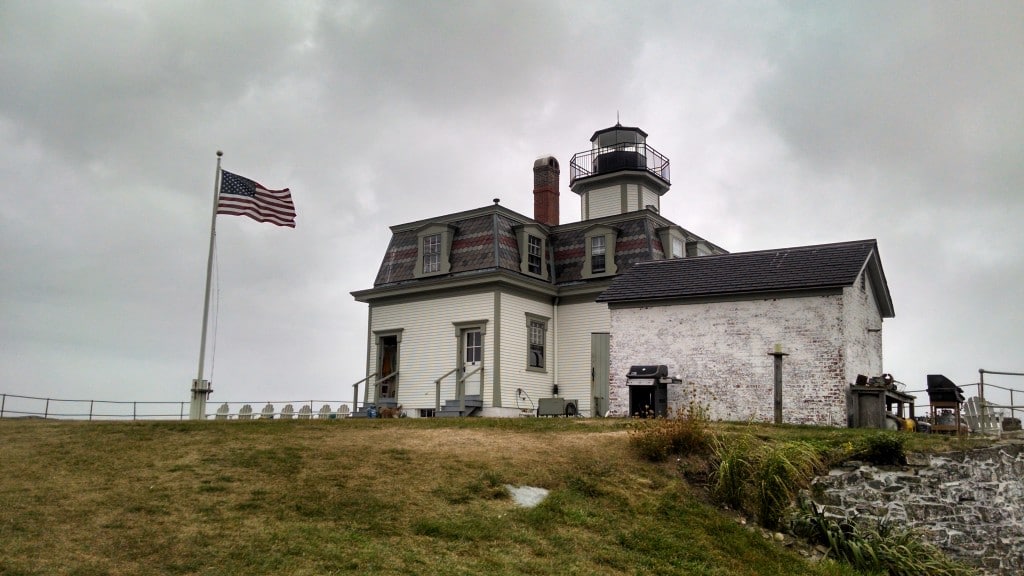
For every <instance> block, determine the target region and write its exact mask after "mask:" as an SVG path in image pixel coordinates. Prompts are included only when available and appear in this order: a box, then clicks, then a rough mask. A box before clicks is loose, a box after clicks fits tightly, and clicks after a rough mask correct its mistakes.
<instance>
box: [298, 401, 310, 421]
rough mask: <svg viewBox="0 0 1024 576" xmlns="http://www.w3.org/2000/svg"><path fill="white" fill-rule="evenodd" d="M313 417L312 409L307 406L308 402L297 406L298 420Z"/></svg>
mask: <svg viewBox="0 0 1024 576" xmlns="http://www.w3.org/2000/svg"><path fill="white" fill-rule="evenodd" d="M312 417H313V409H312V408H310V407H309V404H304V405H303V406H302V408H299V420H309V419H310V418H312Z"/></svg>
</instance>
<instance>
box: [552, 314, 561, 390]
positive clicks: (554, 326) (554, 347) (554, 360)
mask: <svg viewBox="0 0 1024 576" xmlns="http://www.w3.org/2000/svg"><path fill="white" fill-rule="evenodd" d="M559 300H560V298H559V297H558V296H555V302H554V304H553V305H552V311H551V344H552V346H551V356H552V358H551V365H552V366H553V369H552V377H553V378H554V382H552V390H553V389H554V386H557V385H558V301H559Z"/></svg>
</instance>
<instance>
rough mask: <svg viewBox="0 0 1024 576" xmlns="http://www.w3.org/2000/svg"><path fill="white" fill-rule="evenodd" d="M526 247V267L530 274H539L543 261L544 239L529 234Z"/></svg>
mask: <svg viewBox="0 0 1024 576" xmlns="http://www.w3.org/2000/svg"><path fill="white" fill-rule="evenodd" d="M527 248H528V254H527V256H526V268H527V270H528V271H529V272H530V274H540V273H541V272H542V270H543V268H542V267H541V266H542V263H543V261H544V258H543V257H542V254H543V251H544V241H543V240H541V239H540V238H538V237H536V236H529V237H528V238H527Z"/></svg>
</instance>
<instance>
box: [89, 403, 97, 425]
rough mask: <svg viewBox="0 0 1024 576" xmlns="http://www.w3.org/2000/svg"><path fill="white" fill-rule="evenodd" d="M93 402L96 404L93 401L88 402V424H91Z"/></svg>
mask: <svg viewBox="0 0 1024 576" xmlns="http://www.w3.org/2000/svg"><path fill="white" fill-rule="evenodd" d="M95 402H96V401H95V400H89V422H92V405H93V404H94V403H95Z"/></svg>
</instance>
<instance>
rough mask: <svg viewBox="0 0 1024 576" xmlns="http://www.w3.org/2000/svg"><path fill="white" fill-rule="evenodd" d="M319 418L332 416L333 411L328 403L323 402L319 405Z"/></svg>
mask: <svg viewBox="0 0 1024 576" xmlns="http://www.w3.org/2000/svg"><path fill="white" fill-rule="evenodd" d="M319 418H321V419H324V420H326V419H327V418H334V412H332V411H331V405H330V404H324V405H323V406H321V407H320V416H319Z"/></svg>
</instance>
